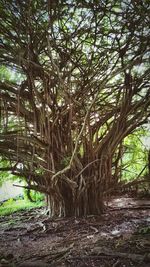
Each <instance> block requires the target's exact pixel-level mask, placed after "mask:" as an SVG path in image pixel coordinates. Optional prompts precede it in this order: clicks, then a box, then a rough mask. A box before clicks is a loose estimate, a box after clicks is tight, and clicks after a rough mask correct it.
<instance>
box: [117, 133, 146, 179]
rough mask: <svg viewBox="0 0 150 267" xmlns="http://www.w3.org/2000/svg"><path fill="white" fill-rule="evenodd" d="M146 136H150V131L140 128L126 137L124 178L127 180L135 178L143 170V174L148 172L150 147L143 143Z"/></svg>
mask: <svg viewBox="0 0 150 267" xmlns="http://www.w3.org/2000/svg"><path fill="white" fill-rule="evenodd" d="M146 136H149V132H148V131H147V130H145V129H144V128H140V129H138V130H137V131H135V132H134V133H133V134H131V135H129V136H128V137H126V138H125V139H124V155H123V158H122V169H123V172H122V178H123V179H125V180H127V181H128V180H131V179H135V178H136V177H137V176H138V175H139V174H140V173H141V172H142V173H141V176H144V175H145V174H146V173H147V172H148V158H147V157H148V149H147V148H146V146H145V144H144V143H143V137H146ZM144 167H145V169H144ZM142 170H143V171H142Z"/></svg>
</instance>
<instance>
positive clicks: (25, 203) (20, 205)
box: [0, 199, 44, 216]
mask: <svg viewBox="0 0 150 267" xmlns="http://www.w3.org/2000/svg"><path fill="white" fill-rule="evenodd" d="M42 206H44V203H43V201H37V202H33V203H32V202H30V201H29V200H26V199H19V200H13V199H9V200H7V201H6V202H4V203H3V204H2V205H1V206H0V216H4V215H9V214H11V213H14V212H16V211H21V210H26V209H27V210H28V209H31V208H37V207H42Z"/></svg>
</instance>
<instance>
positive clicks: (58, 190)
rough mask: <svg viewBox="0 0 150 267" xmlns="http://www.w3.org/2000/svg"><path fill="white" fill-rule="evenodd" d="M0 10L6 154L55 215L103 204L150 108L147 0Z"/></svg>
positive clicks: (6, 1)
mask: <svg viewBox="0 0 150 267" xmlns="http://www.w3.org/2000/svg"><path fill="white" fill-rule="evenodd" d="M0 14H1V19H0V29H1V41H0V62H1V69H0V71H1V82H0V99H1V129H0V155H1V157H2V158H4V159H7V160H8V161H9V163H10V165H9V167H8V168H7V169H9V170H10V171H11V172H12V173H13V174H16V175H18V176H20V177H25V179H26V182H27V187H28V188H30V189H33V190H37V191H40V192H43V193H44V194H46V195H47V196H48V202H49V210H50V214H51V216H58V215H60V216H72V215H74V216H82V215H87V214H100V213H101V212H102V211H103V201H104V197H105V196H107V195H108V193H109V192H110V191H111V189H112V188H115V186H116V185H117V183H118V177H119V175H120V174H119V172H120V157H121V153H122V152H121V149H122V142H123V139H124V138H125V137H126V136H128V135H129V134H130V133H132V132H133V131H134V130H135V129H136V128H138V127H140V126H141V125H142V124H145V123H146V122H147V121H148V117H149V115H150V97H149V96H150V89H149V87H148V86H149V84H148V79H149V69H148V56H149V35H148V31H149V24H150V23H149V4H148V1H146V0H145V1H132V0H131V1H129V0H124V1H120V0H118V1H109V0H108V1H96V0H95V1H94V0H93V1H90V0H82V1H74V0H57V1H54V0H53V1H50V0H49V1H46V0H34V1H31V0H26V1H25V0H23V1H21V0H1V2H0ZM5 70H7V71H8V72H9V75H5V72H6V71H5ZM8 76H9V77H8ZM20 166H21V167H20Z"/></svg>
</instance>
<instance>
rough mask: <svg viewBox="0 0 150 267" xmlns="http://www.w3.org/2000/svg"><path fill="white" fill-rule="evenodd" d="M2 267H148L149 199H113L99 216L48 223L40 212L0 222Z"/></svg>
mask: <svg viewBox="0 0 150 267" xmlns="http://www.w3.org/2000/svg"><path fill="white" fill-rule="evenodd" d="M0 261H1V266H12V267H13V266H17V267H18V266H24V267H25V266H26V267H30V266H32V267H33V266H34V267H38V266H39V267H44V266H45V267H46V266H50V267H52V266H53V267H54V266H65V267H69V266H71V267H86V266H90V267H109V266H110V267H119V266H122V267H126V266H127V267H130V266H136V267H137V266H140V267H148V266H150V199H149V200H148V199H142V200H139V199H132V198H123V197H122V198H115V199H112V201H111V202H110V203H109V204H108V207H107V209H106V212H105V213H104V214H103V215H101V216H88V217H86V218H57V219H50V218H48V217H47V215H45V213H44V208H39V209H33V210H30V211H24V212H17V213H14V214H12V215H9V216H1V217H0Z"/></svg>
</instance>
